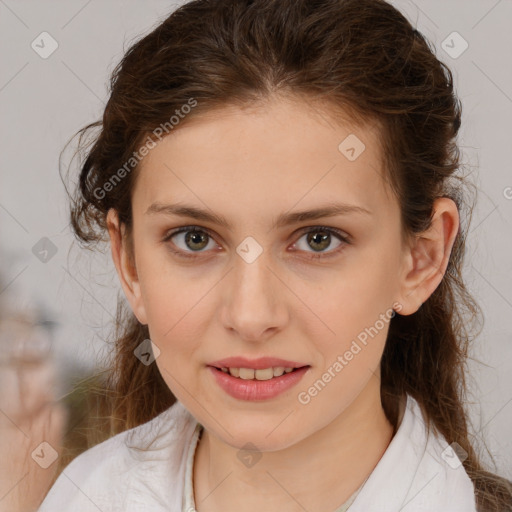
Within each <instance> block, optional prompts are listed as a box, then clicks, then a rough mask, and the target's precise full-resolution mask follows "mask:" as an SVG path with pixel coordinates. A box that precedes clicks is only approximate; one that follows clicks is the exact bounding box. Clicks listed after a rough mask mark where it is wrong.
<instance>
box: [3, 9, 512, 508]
mask: <svg viewBox="0 0 512 512" xmlns="http://www.w3.org/2000/svg"><path fill="white" fill-rule="evenodd" d="M391 3H392V4H393V5H395V7H397V8H398V9H400V10H401V11H402V12H403V13H404V14H405V15H406V16H407V17H408V18H409V20H411V22H412V24H413V25H414V26H416V27H417V28H418V30H420V32H422V33H423V34H424V35H425V36H426V37H427V38H428V39H429V40H430V41H431V42H432V44H433V46H434V47H435V51H436V54H437V56H438V58H439V59H440V60H442V61H443V62H445V63H446V64H447V65H448V66H449V67H450V69H451V70H452V71H453V73H454V77H455V84H456V89H457V93H458V95H459V97H460V99H461V100H462V103H463V119H462V128H461V135H460V138H459V141H460V146H461V149H462V152H463V156H462V160H463V163H464V165H465V166H466V168H467V169H469V170H471V175H472V181H473V183H474V184H475V185H476V187H477V190H478V201H477V205H476V208H475V211H474V217H473V221H472V227H471V230H470V233H469V236H468V242H467V245H468V257H467V264H466V277H467V282H468V284H469V288H470V290H471V291H472V293H473V294H474V295H475V297H476V299H477V301H478V302H479V304H480V306H481V307H482V308H483V313H484V315H485V324H484V328H483V331H482V332H481V334H480V335H479V337H478V339H477V340H476V342H475V343H474V344H473V347H472V353H471V356H472V357H473V358H474V359H475V360H476V361H470V369H471V372H472V374H473V375H474V379H473V381H471V382H470V384H471V390H472V397H471V399H472V400H473V401H474V403H473V404H472V406H471V420H472V423H473V425H472V431H473V432H474V433H475V434H477V435H478V436H483V437H484V438H485V440H486V443H487V446H488V448H489V449H490V451H491V453H492V455H493V458H494V463H492V462H491V467H494V469H495V471H496V472H498V473H499V474H500V475H502V476H505V477H507V478H509V479H512V441H511V439H510V431H511V425H512V322H511V318H512V257H511V255H512V163H511V159H510V144H511V140H512V127H511V121H512V66H511V65H510V55H512V32H511V30H510V24H511V22H512V2H511V1H510V0H451V1H450V2H446V1H444V0H428V1H427V0H415V1H414V2H413V1H411V0H393V1H391ZM179 4H180V3H171V2H167V1H160V0H158V1H157V0H150V1H144V2H142V1H134V0H131V1H127V0H108V1H101V2H100V1H98V0H66V1H63V0H62V1H55V0H53V1H50V0H47V1H45V2H36V1H35V0H31V1H28V0H19V1H14V0H0V44H1V48H2V51H1V55H0V58H1V67H0V69H1V74H0V120H1V121H0V140H1V141H2V150H3V157H2V159H1V174H0V261H1V266H0V308H1V309H0V386H1V387H0V393H1V397H0V428H1V429H2V430H1V431H0V435H1V436H2V439H3V446H2V450H5V453H10V454H11V455H12V456H13V457H14V456H15V455H14V451H13V450H15V449H17V450H18V452H19V451H20V450H21V449H25V450H28V452H29V453H30V454H31V457H30V459H28V462H27V461H25V462H24V463H23V464H21V463H20V466H19V468H17V469H15V470H14V471H13V470H11V471H9V472H5V471H4V472H3V473H0V477H1V478H0V510H4V509H5V510H10V511H13V510H16V509H15V508H13V507H14V505H12V503H14V500H15V496H16V495H23V493H24V492H25V491H23V489H24V486H25V487H26V488H27V489H30V488H31V489H33V494H34V495H35V497H34V498H33V500H32V502H31V503H30V499H28V498H27V499H26V505H25V510H30V509H31V508H30V507H32V509H34V508H33V507H34V505H33V503H36V502H37V499H38V498H37V496H38V493H39V494H40V493H41V492H42V491H41V489H44V488H45V486H47V485H49V483H51V481H53V480H54V479H55V478H56V476H57V474H58V473H59V471H60V470H61V469H62V468H63V467H64V466H65V465H66V464H67V463H68V462H69V461H70V460H71V459H72V458H73V457H74V456H76V455H78V454H79V453H80V452H81V451H83V450H85V449H86V448H87V447H88V446H89V445H90V444H91V440H90V439H89V438H88V437H86V435H85V433H86V431H87V429H89V431H90V430H91V429H94V430H95V432H96V433H97V441H94V442H99V441H100V440H101V438H102V435H104V436H106V435H107V432H106V430H105V428H106V427H105V424H104V423H102V422H101V414H102V411H104V409H103V407H104V405H103V404H102V403H101V400H100V399H99V398H97V397H96V395H95V394H94V392H93V393H91V392H90V391H91V390H94V389H95V388H96V387H101V386H102V385H103V381H102V377H101V376H100V375H96V374H97V373H98V372H99V371H101V369H102V368H103V367H104V366H105V362H106V360H107V359H106V358H107V357H108V352H109V350H110V346H109V344H108V343H107V342H106V340H108V337H109V334H110V333H111V329H112V322H113V319H114V315H115V310H116V301H117V295H118V291H119V289H120V288H119V284H118V280H117V275H116V273H115V269H114V266H113V264H112V262H111V259H110V249H109V247H105V249H104V251H103V252H101V251H96V252H89V251H84V250H81V249H80V248H79V247H78V246H77V245H76V243H73V240H74V239H73V237H72V235H71V232H70V228H69V220H68V202H67V196H66V194H65V190H64V186H63V183H62V181H61V178H60V176H59V156H60V153H61V151H62V150H63V149H64V147H65V145H66V143H67V142H68V141H69V139H70V138H71V137H72V135H73V134H74V133H75V132H76V131H77V130H78V129H80V128H82V127H83V126H85V125H86V124H88V123H91V122H93V121H96V120H98V119H100V118H101V115H102V113H103V109H104V106H105V103H106V100H107V85H108V81H109V78H110V74H111V72H112V70H113V69H114V67H115V65H116V64H117V63H118V62H119V60H120V59H121V57H122V56H123V54H124V52H125V51H126V50H127V49H128V47H129V46H130V45H131V44H132V43H133V42H134V41H135V40H137V39H138V38H139V37H141V36H142V35H144V34H146V33H148V32H149V31H151V30H152V29H153V28H154V27H156V25H158V24H159V23H160V22H161V21H162V20H163V19H164V18H165V17H167V16H168V15H169V13H170V12H171V11H172V10H174V9H175V8H176V6H177V5H179ZM75 149H76V139H75V141H74V143H72V144H71V145H70V146H68V148H67V149H66V151H65V152H64V153H63V155H62V161H61V167H62V169H63V172H64V174H65V173H66V172H67V169H68V166H69V165H70V164H71V176H72V177H73V178H74V179H73V180H72V181H74V180H75V179H76V176H77V165H76V164H77V159H76V158H75V159H74V160H71V157H72V156H73V153H74V151H75ZM21 382H23V386H24V387H23V386H22V385H21V384H20V383H21ZM20 397H22V398H23V399H22V398H20ZM42 403H43V404H46V406H45V407H44V408H41V404H42ZM30 418H38V420H37V421H36V420H35V419H34V420H33V421H31V420H29V419H30ZM104 427H105V428H104ZM31 429H35V430H34V432H33V434H31ZM49 440H52V441H53V442H52V441H49ZM45 442H47V443H49V445H45V444H44V443H45ZM41 443H43V444H41ZM20 447H22V448H20ZM9 450H11V452H9ZM52 450H54V452H55V453H54V452H53V451H52ZM2 453H3V452H2ZM487 458H488V457H487V456H486V457H484V460H487ZM4 460H6V459H4ZM31 461H35V462H37V464H33V463H32V462H31ZM43 466H46V468H44V467H43ZM34 468H35V469H36V470H37V471H39V473H37V471H36V473H34ZM42 475H44V476H42ZM32 478H33V479H34V480H33V481H36V480H37V481H39V482H42V483H41V484H40V487H39V488H38V487H37V486H34V485H32V486H29V485H28V484H29V482H30V481H31V479H32ZM27 492H28V491H27ZM9 503H11V505H9ZM2 507H3V508H2Z"/></svg>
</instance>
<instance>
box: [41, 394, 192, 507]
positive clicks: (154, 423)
mask: <svg viewBox="0 0 512 512" xmlns="http://www.w3.org/2000/svg"><path fill="white" fill-rule="evenodd" d="M196 424H197V422H196V421H195V419H194V418H193V416H192V415H191V414H190V413H189V412H188V411H187V409H185V407H184V406H183V405H182V404H181V402H176V403H175V404H173V405H172V406H171V407H170V408H169V409H167V410H165V411H164V412H162V413H161V414H159V415H158V416H157V417H155V418H153V419H152V420H151V421H149V422H147V423H144V424H143V425H140V426H138V427H135V428H133V429H130V430H127V431H125V432H122V433H120V434H117V435H116V436H114V437H111V438H110V439H107V440H106V441H104V442H102V443H100V444H98V445H96V446H94V447H93V448H90V449H89V450H87V451H85V452H83V453H82V454H80V455H79V456H78V457H76V458H75V459H73V461H72V462H71V463H70V464H69V465H68V466H67V467H66V468H65V469H64V470H63V471H62V473H61V474H60V475H59V477H58V478H57V480H56V482H55V484H54V485H53V486H52V488H51V489H50V491H49V492H48V494H47V496H46V498H45V499H44V501H43V503H42V504H41V507H40V508H39V512H50V511H52V512H53V511H54V510H61V511H64V510H79V511H80V512H89V511H94V512H97V511H98V510H101V511H102V512H109V511H112V512H113V511H117V510H119V511H121V510H122V511H123V512H132V511H133V512H135V511H138V510H147V509H148V508H147V507H148V505H151V507H150V508H151V509H152V510H154V511H159V510H164V508H163V506H164V504H165V507H166V508H165V510H174V509H173V508H169V505H170V502H169V500H170V499H171V500H172V499H173V497H174V496H176V495H177V494H179V492H176V491H177V490H179V488H180V486H181V484H182V482H181V480H182V476H183V471H184V460H185V456H186V447H187V445H188V441H189V440H190V438H191V437H192V435H193V432H194V428H195V426H196ZM165 501H167V503H165ZM159 507H162V508H159ZM176 510H179V508H176Z"/></svg>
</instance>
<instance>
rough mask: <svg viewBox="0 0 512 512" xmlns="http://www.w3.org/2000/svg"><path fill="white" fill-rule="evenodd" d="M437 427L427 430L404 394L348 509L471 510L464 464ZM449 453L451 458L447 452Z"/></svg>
mask: <svg viewBox="0 0 512 512" xmlns="http://www.w3.org/2000/svg"><path fill="white" fill-rule="evenodd" d="M452 449H453V448H450V445H449V443H448V442H447V441H446V440H445V438H444V437H443V436H442V435H441V434H440V433H439V432H437V431H435V430H432V431H429V430H428V428H427V423H426V421H425V417H424V415H423V412H422V410H421V408H420V405H419V404H418V402H417V401H416V400H415V399H414V398H413V397H412V396H410V395H409V396H408V397H407V403H406V407H405V410H404V415H403V418H402V422H401V424H400V426H399V428H398V431H397V433H396V434H395V436H394V437H393V439H392V440H391V443H390V444H389V446H388V448H387V450H386V451H385V452H384V455H383V456H382V458H381V459H380V461H379V462H378V464H377V466H376V467H375V469H374V470H373V472H372V473H371V475H370V476H369V478H368V481H367V482H366V484H365V485H364V486H363V488H362V489H361V492H360V494H359V495H358V496H357V498H356V500H355V501H354V503H353V505H352V506H351V510H352V509H354V512H367V511H369V510H373V509H374V508H375V504H376V503H379V504H380V505H379V511H380V512H394V511H396V510H401V511H403V512H431V511H432V510H439V511H443V512H476V504H475V503H476V500H475V492H474V487H473V483H472V481H471V479H470V478H469V476H468V475H467V473H466V471H465V469H464V466H463V465H462V463H461V462H460V460H459V459H458V458H457V455H455V454H453V453H452V451H451V450H452ZM452 455H454V457H453V456H452Z"/></svg>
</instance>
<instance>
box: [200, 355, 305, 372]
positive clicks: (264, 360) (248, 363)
mask: <svg viewBox="0 0 512 512" xmlns="http://www.w3.org/2000/svg"><path fill="white" fill-rule="evenodd" d="M207 366H213V367H215V368H218V369H221V368H252V369H254V370H263V369H265V368H271V367H279V366H283V367H285V368H302V367H304V366H309V365H308V364H307V363H300V362H297V361H289V360H286V359H280V358H278V357H260V358H258V359H247V358H246V357H228V358H226V359H219V360H218V361H213V362H212V363H208V365H207Z"/></svg>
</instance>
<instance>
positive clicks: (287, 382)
mask: <svg viewBox="0 0 512 512" xmlns="http://www.w3.org/2000/svg"><path fill="white" fill-rule="evenodd" d="M208 368H209V369H210V371H211V372H212V373H213V376H214V378H215V380H216V381H217V384H218V385H219V386H220V387H221V388H222V389H223V390H224V391H225V392H226V393H227V394H228V395H231V396H232V397H233V398H237V399H239V400H251V401H255V400H268V399H269V398H274V397H276V396H278V395H280V394H281V393H284V392H285V391H287V390H288V389H290V388H292V387H293V386H295V384H297V383H298V382H299V381H300V380H301V379H302V377H303V376H304V374H305V373H306V372H307V371H308V370H309V368H310V367H309V366H303V367H302V368H298V369H297V370H294V371H293V372H290V373H283V375H281V376H280V377H273V378H272V379H269V380H255V379H254V380H244V379H239V378H238V377H233V376H232V375H230V374H229V373H226V372H223V371H222V370H218V369H217V368H215V367H213V366H208Z"/></svg>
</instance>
